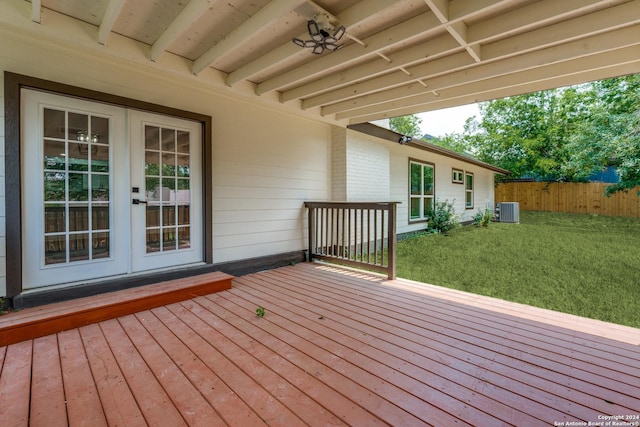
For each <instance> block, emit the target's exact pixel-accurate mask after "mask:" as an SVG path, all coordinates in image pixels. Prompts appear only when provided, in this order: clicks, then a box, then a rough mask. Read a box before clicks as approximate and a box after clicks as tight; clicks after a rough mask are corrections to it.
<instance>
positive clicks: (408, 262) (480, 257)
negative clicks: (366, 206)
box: [397, 211, 640, 328]
mask: <svg viewBox="0 0 640 427" xmlns="http://www.w3.org/2000/svg"><path fill="white" fill-rule="evenodd" d="M397 253H398V265H397V274H398V277H402V278H407V279H412V280H416V281H420V282H425V283H432V284H435V285H439V286H445V287H450V288H454V289H460V290H463V291H467V292H473V293H476V294H480V295H488V296H492V297H496V298H501V299H505V300H509V301H515V302H519V303H523V304H528V305H532V306H536V307H543V308H548V309H551V310H556V311H562V312H565V313H572V314H576V315H579V316H584V317H591V318H594V319H600V320H604V321H607V322H613V323H618V324H622V325H628V326H633V327H636V328H638V327H640V305H639V302H640V219H633V218H618V217H604V216H594V215H576V214H561V213H549V212H528V211H522V212H520V224H505V223H491V224H490V225H489V227H487V228H478V227H475V226H467V227H463V228H458V229H456V230H454V231H453V232H451V233H450V234H449V235H448V236H442V235H422V236H419V237H412V238H409V239H405V240H402V241H400V242H398V252H397Z"/></svg>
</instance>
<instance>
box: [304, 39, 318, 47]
mask: <svg viewBox="0 0 640 427" xmlns="http://www.w3.org/2000/svg"><path fill="white" fill-rule="evenodd" d="M317 45H318V42H316V41H313V40H305V41H304V47H316V46H317Z"/></svg>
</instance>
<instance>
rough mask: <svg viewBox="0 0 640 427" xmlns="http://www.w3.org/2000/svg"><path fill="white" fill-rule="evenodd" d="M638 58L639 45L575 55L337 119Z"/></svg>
mask: <svg viewBox="0 0 640 427" xmlns="http://www.w3.org/2000/svg"><path fill="white" fill-rule="evenodd" d="M638 58H640V44H639V45H634V46H629V47H625V48H621V49H616V50H614V51H609V50H608V51H604V52H601V53H597V54H594V55H589V56H584V57H578V58H575V59H572V60H568V61H559V62H553V63H550V64H546V65H544V66H541V67H537V68H532V69H524V70H521V71H514V72H513V73H509V74H504V75H498V76H496V77H492V78H487V79H483V80H476V81H472V82H469V83H463V84H460V85H457V86H452V87H449V88H446V89H441V90H439V91H436V92H435V93H434V92H424V93H422V94H416V95H415V96H412V97H407V98H403V99H396V100H392V101H388V102H385V103H380V104H376V105H371V106H364V107H362V108H359V109H354V110H350V111H346V112H344V113H339V114H336V119H338V120H344V119H350V120H355V122H360V121H362V120H365V119H368V118H371V117H377V118H384V117H394V116H399V115H405V114H412V113H410V112H408V111H411V112H416V111H420V109H422V108H424V107H425V105H428V104H430V103H441V102H442V100H448V99H459V98H465V99H470V98H469V97H471V98H473V97H478V96H479V94H483V93H486V92H492V91H496V90H507V89H508V88H510V87H513V86H518V85H522V84H526V83H530V84H532V85H533V84H534V83H535V82H538V81H552V80H554V79H555V80H556V81H560V79H564V78H565V77H567V76H572V75H576V74H579V73H583V72H587V71H591V72H597V71H598V70H601V69H611V67H614V66H626V65H627V64H631V63H634V64H637V63H638V61H639V60H638ZM630 72H634V71H630ZM635 72H640V69H638V68H636V69H635ZM605 77H611V75H609V74H607V75H606V76H605ZM605 77H603V78H605ZM563 81H564V80H563ZM576 82H578V81H576ZM559 86H562V84H560V83H557V84H556V86H555V87H559ZM532 87H533V86H532ZM535 90H541V89H531V90H529V92H533V91H535ZM471 102H477V101H471Z"/></svg>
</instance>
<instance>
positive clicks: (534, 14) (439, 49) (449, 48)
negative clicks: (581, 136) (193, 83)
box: [281, 0, 640, 105]
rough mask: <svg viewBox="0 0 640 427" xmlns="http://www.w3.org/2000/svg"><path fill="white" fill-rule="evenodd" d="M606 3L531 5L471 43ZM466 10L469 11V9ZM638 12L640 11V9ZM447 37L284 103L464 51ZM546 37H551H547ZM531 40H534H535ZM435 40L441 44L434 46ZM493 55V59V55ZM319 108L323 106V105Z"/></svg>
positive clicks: (476, 30)
mask: <svg viewBox="0 0 640 427" xmlns="http://www.w3.org/2000/svg"><path fill="white" fill-rule="evenodd" d="M603 1H604V0H576V2H575V3H574V2H571V3H570V2H558V1H557V0H544V1H543V2H541V3H545V8H544V10H545V13H541V12H540V11H538V10H537V9H534V10H529V9H530V8H531V6H529V7H527V10H526V11H525V13H523V14H520V13H517V12H519V10H516V11H514V12H508V13H506V14H504V15H500V16H497V17H496V18H493V19H491V21H492V24H493V25H490V26H488V27H485V26H484V25H483V22H480V23H478V24H474V25H472V26H470V27H469V28H468V34H469V37H470V38H472V43H474V45H475V46H477V47H478V48H479V47H480V43H487V42H490V41H492V40H493V41H495V40H496V39H500V38H504V37H506V36H507V35H508V34H509V33H512V32H513V31H514V30H515V29H514V27H513V26H512V25H504V21H507V22H517V23H518V25H521V26H523V27H525V28H528V29H532V28H535V26H536V25H543V24H545V23H550V22H552V23H553V22H556V21H558V20H562V18H563V17H566V16H573V15H574V14H575V10H574V6H575V7H576V8H577V9H578V10H583V11H584V10H585V9H587V10H588V9H589V8H594V7H595V6H598V5H601V4H602V3H603ZM634 3H635V2H634ZM536 4H540V3H536ZM450 5H451V7H452V8H453V7H454V6H455V5H458V6H459V7H460V6H462V4H461V3H458V2H454V3H451V4H450ZM560 6H562V7H560ZM546 9H550V11H549V12H546ZM466 10H467V11H469V9H466ZM636 10H640V8H638V9H636ZM502 16H505V19H504V20H503V19H501V18H502ZM527 19H528V20H527ZM493 21H495V22H493ZM575 28H580V26H575ZM472 35H473V36H472ZM542 35H543V36H544V31H542ZM444 37H447V36H444V35H443V36H440V37H438V38H437V39H435V38H431V39H429V40H426V41H425V42H423V43H420V44H418V45H416V46H413V47H410V48H408V49H404V50H402V51H399V52H396V53H393V54H389V55H388V58H389V59H390V62H388V61H377V62H373V61H370V62H367V63H365V64H362V65H357V66H355V67H351V68H349V69H348V70H344V71H340V72H339V73H336V74H332V75H329V76H327V77H325V78H323V79H317V80H314V81H311V82H308V83H305V84H302V85H299V86H297V87H294V88H292V89H289V90H285V91H284V92H283V93H282V95H281V100H282V102H288V101H292V100H294V99H299V98H308V97H309V96H313V95H317V94H319V93H321V92H326V91H331V90H336V89H338V88H340V87H344V86H347V85H348V84H352V83H355V82H357V81H359V80H362V79H363V78H367V74H368V73H369V75H368V78H371V77H376V76H378V75H381V74H384V73H385V72H387V73H389V72H393V71H396V70H399V69H400V67H403V68H406V67H410V66H413V65H415V63H417V62H425V59H428V60H429V61H431V60H433V59H436V58H438V57H442V56H446V55H447V54H452V53H457V52H458V51H459V50H460V49H462V48H461V47H460V44H459V43H457V42H456V41H455V39H453V38H452V37H451V36H450V35H449V36H448V37H449V39H448V40H446V43H445V42H444ZM553 37H560V39H559V40H553V39H552V40H553V41H554V42H556V43H560V42H561V41H562V39H561V34H560V35H559V34H558V33H555V34H553ZM547 38H550V37H548V36H547ZM532 39H534V40H535V38H533V37H532ZM436 40H437V41H438V43H433V42H434V41H436ZM494 50H495V49H494ZM478 53H479V52H478ZM511 54H512V55H513V54H515V52H512V53H511ZM484 55H485V58H484V59H485V60H486V59H487V58H486V56H487V54H486V52H485V53H484ZM491 55H492V57H493V53H492V54H491ZM407 81H408V80H407ZM318 105H322V103H320V104H318Z"/></svg>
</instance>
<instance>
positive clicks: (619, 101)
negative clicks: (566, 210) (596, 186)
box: [443, 75, 640, 193]
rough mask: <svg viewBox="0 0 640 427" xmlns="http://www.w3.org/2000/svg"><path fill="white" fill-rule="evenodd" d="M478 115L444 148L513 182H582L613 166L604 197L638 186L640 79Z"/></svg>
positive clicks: (539, 95) (490, 107) (520, 99)
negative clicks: (615, 179) (506, 173)
mask: <svg viewBox="0 0 640 427" xmlns="http://www.w3.org/2000/svg"><path fill="white" fill-rule="evenodd" d="M480 116H481V117H480V119H479V120H476V119H475V118H473V119H472V120H468V121H467V124H466V125H465V131H464V133H463V134H460V135H451V136H450V138H448V139H446V140H445V141H443V145H444V146H447V147H449V148H453V149H455V150H456V151H466V152H469V153H471V154H473V155H475V156H476V157H477V158H479V159H480V160H483V161H486V162H488V163H492V164H494V165H496V166H500V167H502V168H504V169H508V170H510V171H511V172H513V175H512V176H513V177H516V178H518V177H536V178H540V179H545V180H558V181H585V180H587V179H588V178H589V176H591V175H592V174H593V173H594V172H597V171H600V170H602V169H603V168H604V167H606V166H608V165H610V164H612V163H613V164H615V165H616V166H617V170H618V173H619V175H620V177H621V181H620V183H618V184H615V185H612V186H610V187H609V188H608V190H607V191H608V192H609V193H611V192H615V191H621V190H628V189H630V188H633V187H635V186H636V185H640V75H631V76H625V77H619V78H615V79H609V80H603V81H599V82H593V83H588V84H583V85H578V86H572V87H568V88H562V89H554V90H549V91H544V92H536V93H530V94H525V95H519V96H513V97H510V98H504V99H498V100H494V101H488V102H484V103H481V104H480Z"/></svg>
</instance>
